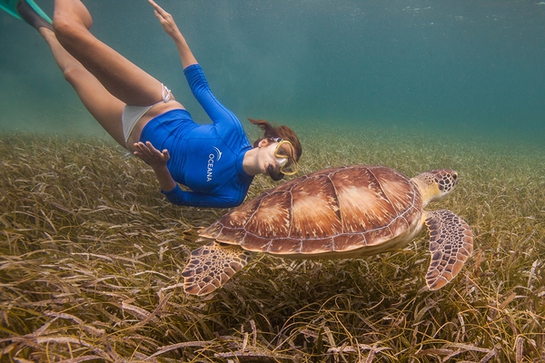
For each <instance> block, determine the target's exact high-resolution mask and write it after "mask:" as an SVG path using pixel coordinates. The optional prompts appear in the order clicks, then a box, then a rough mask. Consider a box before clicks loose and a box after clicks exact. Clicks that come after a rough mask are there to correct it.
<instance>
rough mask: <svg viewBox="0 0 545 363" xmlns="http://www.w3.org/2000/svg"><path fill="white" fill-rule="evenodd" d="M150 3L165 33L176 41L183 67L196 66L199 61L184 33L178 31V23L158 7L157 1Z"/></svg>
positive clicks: (150, 1) (150, 0)
mask: <svg viewBox="0 0 545 363" xmlns="http://www.w3.org/2000/svg"><path fill="white" fill-rule="evenodd" d="M148 2H149V3H150V5H151V6H153V8H154V9H155V10H154V12H155V16H156V17H157V19H159V22H160V23H161V25H162V26H163V30H164V31H165V33H167V34H168V35H169V36H170V37H171V38H172V40H174V43H175V44H176V47H177V48H178V52H179V53H180V59H181V60H182V66H183V67H184V69H185V68H187V67H189V66H190V65H192V64H196V63H197V59H195V56H194V55H193V53H192V52H191V49H189V45H187V42H186V41H185V38H184V36H183V35H182V32H180V29H178V26H177V25H176V22H174V18H173V17H172V15H170V14H169V13H167V12H166V11H165V10H163V8H162V7H160V6H159V5H157V3H156V2H155V1H153V0H148Z"/></svg>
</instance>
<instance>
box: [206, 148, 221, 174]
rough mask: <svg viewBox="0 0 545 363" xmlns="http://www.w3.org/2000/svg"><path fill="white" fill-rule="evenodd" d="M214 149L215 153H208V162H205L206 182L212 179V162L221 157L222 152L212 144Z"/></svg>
mask: <svg viewBox="0 0 545 363" xmlns="http://www.w3.org/2000/svg"><path fill="white" fill-rule="evenodd" d="M214 151H216V153H215V154H214V153H210V154H208V164H207V167H206V182H207V183H208V182H211V181H212V175H213V171H214V163H215V162H216V161H220V159H221V156H222V152H221V151H220V149H218V148H217V147H215V146H214Z"/></svg>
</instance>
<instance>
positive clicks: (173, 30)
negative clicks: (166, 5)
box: [148, 0, 181, 38]
mask: <svg viewBox="0 0 545 363" xmlns="http://www.w3.org/2000/svg"><path fill="white" fill-rule="evenodd" d="M148 2H149V3H150V5H151V6H153V8H154V9H155V10H154V13H155V16H156V17H157V19H159V22H160V23H161V26H162V27H163V29H164V31H165V32H166V33H167V34H168V35H170V36H171V37H172V38H176V37H178V36H180V35H181V32H180V30H179V29H178V26H177V25H176V22H175V21H174V18H173V17H172V15H170V14H169V13H167V12H166V11H165V10H164V9H163V8H162V7H160V6H159V5H157V3H156V2H155V1H153V0H148Z"/></svg>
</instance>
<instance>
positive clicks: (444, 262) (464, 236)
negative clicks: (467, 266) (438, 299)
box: [425, 210, 473, 290]
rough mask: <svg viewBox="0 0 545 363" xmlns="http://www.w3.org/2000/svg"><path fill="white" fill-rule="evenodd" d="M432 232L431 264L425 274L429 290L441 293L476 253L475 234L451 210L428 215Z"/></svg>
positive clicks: (427, 219)
mask: <svg viewBox="0 0 545 363" xmlns="http://www.w3.org/2000/svg"><path fill="white" fill-rule="evenodd" d="M425 223H426V226H427V227H428V229H429V232H430V253H431V261H430V266H429V268H428V273H427V274H426V283H427V285H428V287H429V289H430V290H438V289H440V288H441V287H443V286H445V285H446V284H447V283H448V282H450V281H451V280H452V279H453V278H454V277H455V276H456V275H457V274H458V272H460V270H461V269H462V266H463V265H464V263H465V262H466V260H467V259H468V258H469V256H471V253H472V252H473V233H472V232H471V228H469V225H468V224H467V223H466V222H465V221H464V220H463V219H462V218H460V217H459V216H457V215H456V214H454V213H453V212H451V211H449V210H438V211H433V212H427V213H426V220H425Z"/></svg>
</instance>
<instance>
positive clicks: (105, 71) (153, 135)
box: [16, 0, 302, 208]
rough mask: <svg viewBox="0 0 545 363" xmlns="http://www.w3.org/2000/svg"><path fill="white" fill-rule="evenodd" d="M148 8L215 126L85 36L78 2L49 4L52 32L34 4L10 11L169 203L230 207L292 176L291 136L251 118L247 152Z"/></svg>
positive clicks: (170, 27)
mask: <svg viewBox="0 0 545 363" xmlns="http://www.w3.org/2000/svg"><path fill="white" fill-rule="evenodd" d="M148 1H149V3H150V5H151V6H152V7H153V8H154V12H155V15H156V16H157V18H158V19H159V22H160V23H161V25H162V27H163V29H164V31H165V32H166V33H167V34H168V35H169V36H170V37H171V38H172V39H173V40H174V43H175V44H176V47H177V48H178V51H179V54H180V58H181V61H182V66H183V70H184V74H185V76H186V78H187V81H188V83H189V86H190V88H191V90H192V92H193V94H194V96H195V98H196V99H197V100H198V101H199V103H200V104H201V106H202V107H203V108H204V110H205V111H206V113H207V114H208V116H209V117H210V118H211V119H212V121H213V124H205V125H200V124H196V123H195V122H194V121H193V120H192V118H191V115H190V114H189V113H188V112H187V111H186V110H185V108H184V106H183V105H182V104H181V103H180V102H178V101H176V100H175V99H174V96H173V95H172V93H171V91H170V90H169V89H168V88H167V87H165V86H164V85H163V84H162V83H160V82H159V81H158V80H156V79H155V78H153V77H152V76H150V75H149V74H147V73H146V72H144V71H143V70H142V69H140V68H138V67H137V66H136V65H134V64H133V63H131V62H130V61H129V60H127V59H126V58H124V57H123V56H121V55H120V54H119V53H117V52H116V51H115V50H113V49H112V48H110V47H109V46H107V45H106V44H104V43H102V42H101V41H100V40H98V39H97V38H95V37H94V36H93V35H92V34H91V33H90V32H89V28H90V27H91V24H92V18H91V15H90V13H89V11H88V10H87V8H86V7H85V6H84V5H83V3H82V2H81V1H80V0H55V12H54V17H53V25H51V24H50V23H49V22H48V21H47V19H44V17H43V14H42V16H40V15H39V13H41V11H37V10H39V8H37V6H36V5H35V4H34V3H33V2H30V4H29V3H28V2H27V0H20V1H19V2H17V4H16V10H17V13H18V14H19V15H20V16H21V17H22V18H23V19H24V20H25V21H26V22H28V23H29V24H30V25H32V26H34V27H35V28H36V29H38V31H39V32H40V34H41V35H42V36H43V38H44V39H45V41H46V42H47V43H48V45H49V46H50V48H51V51H52V53H53V57H54V58H55V60H56V62H57V64H58V66H59V68H60V69H61V71H62V72H63V74H64V77H65V79H66V80H67V81H68V82H69V83H70V84H71V85H72V87H73V88H74V89H75V91H76V92H77V94H78V96H79V97H80V99H81V101H82V102H83V104H84V105H85V107H86V108H87V109H88V110H89V112H90V113H91V114H92V115H93V116H94V117H95V119H96V120H97V121H98V122H99V123H100V125H101V126H102V127H103V128H104V129H105V130H106V131H107V132H108V133H109V134H110V135H111V136H112V137H113V138H114V139H115V140H116V141H117V142H118V143H119V144H121V145H122V146H124V147H126V148H127V149H128V150H130V151H131V152H133V153H134V155H136V156H138V157H139V158H140V159H142V160H144V161H145V162H146V163H148V164H149V165H150V166H151V168H152V169H153V171H154V172H155V174H156V175H157V179H158V180H159V185H160V187H161V192H162V193H164V194H165V195H166V197H167V199H168V200H169V201H171V202H172V203H175V204H179V205H187V206H201V207H218V208H226V207H233V206H236V205H239V204H240V203H242V201H243V200H244V198H245V196H246V194H247V192H248V188H249V186H250V183H251V182H252V180H253V177H254V176H255V175H257V174H265V175H269V176H270V177H271V178H272V179H273V180H280V179H282V177H283V176H284V175H292V174H295V173H296V172H297V161H298V160H299V158H300V156H301V152H302V148H301V144H300V143H299V140H298V138H297V136H296V134H295V133H294V132H293V131H292V130H291V129H290V128H289V127H286V126H280V127H273V126H271V125H270V124H269V123H268V122H266V121H262V120H260V121H256V120H251V119H250V121H251V122H252V123H253V124H255V125H257V126H258V127H260V128H261V129H262V130H264V132H265V133H264V137H263V138H262V139H260V140H257V141H256V142H255V143H254V147H253V148H252V146H251V145H250V143H249V141H248V138H247V136H246V134H245V132H244V129H243V127H242V125H241V123H240V121H239V120H238V119H237V118H236V116H235V115H234V114H233V113H232V112H230V111H229V110H227V109H226V108H225V107H224V106H223V105H222V104H220V103H219V102H218V101H217V100H216V98H215V97H214V96H213V95H212V93H211V91H210V88H209V86H208V83H207V81H206V78H205V76H204V73H203V72H202V69H201V67H200V65H199V64H198V62H197V60H196V59H195V57H194V55H193V53H192V52H191V50H190V49H189V46H188V45H187V43H186V40H185V38H184V36H183V35H182V33H181V32H180V31H179V29H178V27H177V25H176V23H175V22H174V19H173V18H172V16H171V15H170V14H169V13H167V12H166V11H164V10H163V9H162V8H161V7H160V6H159V5H157V4H156V3H155V2H154V1H153V0H148ZM178 183H180V184H183V185H185V186H187V187H188V188H189V189H190V191H182V189H181V188H180V186H179V184H178Z"/></svg>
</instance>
